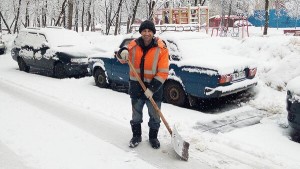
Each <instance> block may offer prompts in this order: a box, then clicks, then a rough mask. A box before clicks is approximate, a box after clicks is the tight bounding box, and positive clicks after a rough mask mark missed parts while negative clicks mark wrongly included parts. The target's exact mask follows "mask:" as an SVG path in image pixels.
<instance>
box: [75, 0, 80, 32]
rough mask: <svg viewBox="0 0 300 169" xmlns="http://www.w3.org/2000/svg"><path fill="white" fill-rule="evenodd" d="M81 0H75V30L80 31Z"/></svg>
mask: <svg viewBox="0 0 300 169" xmlns="http://www.w3.org/2000/svg"><path fill="white" fill-rule="evenodd" d="M78 6H79V0H76V1H75V27H74V29H75V31H76V32H78V20H79V7H78Z"/></svg>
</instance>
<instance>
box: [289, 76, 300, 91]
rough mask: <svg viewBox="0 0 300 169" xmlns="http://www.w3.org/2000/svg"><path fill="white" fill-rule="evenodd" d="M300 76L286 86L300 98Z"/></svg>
mask: <svg viewBox="0 0 300 169" xmlns="http://www.w3.org/2000/svg"><path fill="white" fill-rule="evenodd" d="M299 84H300V76H298V77H295V78H294V79H292V80H290V81H289V82H288V84H287V86H286V88H287V89H288V90H290V91H291V92H292V93H294V94H297V95H299V96H300V87H299Z"/></svg>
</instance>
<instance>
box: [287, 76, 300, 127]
mask: <svg viewBox="0 0 300 169" xmlns="http://www.w3.org/2000/svg"><path fill="white" fill-rule="evenodd" d="M286 102H287V106H286V109H287V111H288V116H287V119H288V123H289V126H290V127H292V128H293V129H295V130H297V131H300V76H298V77H295V78H294V79H292V80H290V81H289V82H288V83H287V97H286Z"/></svg>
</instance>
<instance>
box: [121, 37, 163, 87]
mask: <svg viewBox="0 0 300 169" xmlns="http://www.w3.org/2000/svg"><path fill="white" fill-rule="evenodd" d="M155 41H156V44H157V46H155V47H152V48H150V49H149V50H148V52H147V54H146V55H145V62H144V82H148V83H150V82H151V80H152V79H153V78H155V79H156V80H158V81H159V82H161V83H162V84H163V83H164V82H165V80H166V79H167V77H168V74H169V52H168V49H167V48H166V46H165V44H164V42H163V41H162V40H161V39H159V38H156V39H155ZM127 48H128V50H129V60H130V61H131V62H132V64H133V65H134V68H135V70H136V71H137V73H138V74H139V76H140V77H141V74H140V73H141V70H140V63H141V59H142V56H143V49H142V48H141V46H139V45H138V44H137V43H136V41H135V40H132V41H131V42H130V43H129V44H128V46H127ZM129 74H130V80H133V81H137V79H136V78H135V77H134V74H133V71H132V70H131V69H130V72H129Z"/></svg>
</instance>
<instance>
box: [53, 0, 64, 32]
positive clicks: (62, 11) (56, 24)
mask: <svg viewBox="0 0 300 169" xmlns="http://www.w3.org/2000/svg"><path fill="white" fill-rule="evenodd" d="M66 2H67V0H64V2H63V4H62V6H61V12H60V14H59V16H58V19H57V21H56V23H55V26H58V24H60V20H61V19H62V18H63V17H64V14H65V10H66ZM59 26H60V25H59Z"/></svg>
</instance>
